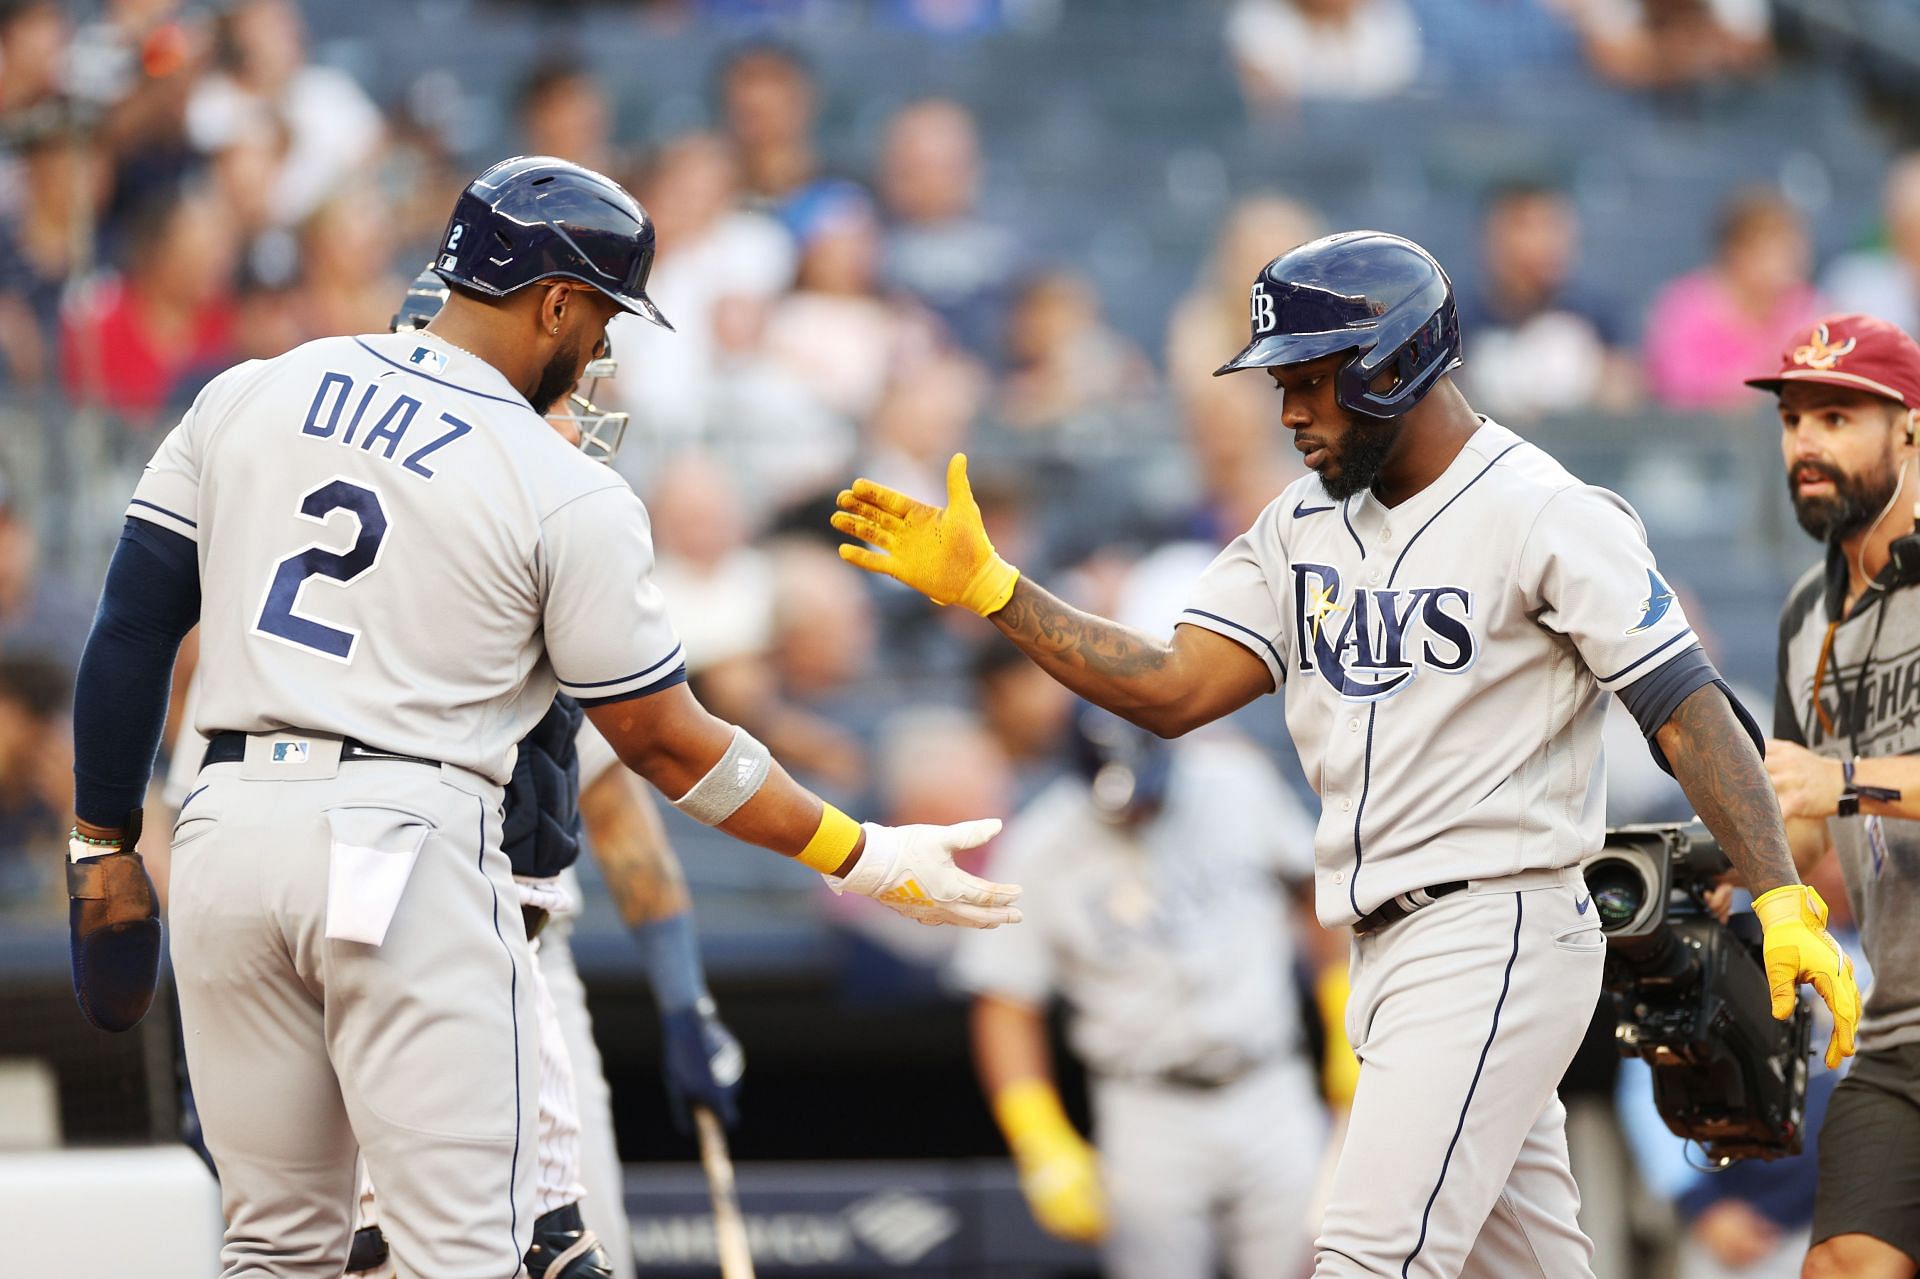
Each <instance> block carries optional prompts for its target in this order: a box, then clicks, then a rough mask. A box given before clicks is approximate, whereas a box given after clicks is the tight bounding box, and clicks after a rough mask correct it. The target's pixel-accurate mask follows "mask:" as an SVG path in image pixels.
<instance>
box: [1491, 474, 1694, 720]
mask: <svg viewBox="0 0 1920 1279" xmlns="http://www.w3.org/2000/svg"><path fill="white" fill-rule="evenodd" d="M1519 581H1520V585H1521V589H1522V590H1523V591H1526V592H1527V593H1528V600H1527V603H1528V608H1529V611H1531V612H1533V613H1534V615H1535V616H1536V617H1537V618H1538V620H1539V622H1540V624H1541V625H1542V626H1544V627H1546V628H1547V629H1548V630H1551V631H1556V632H1558V633H1559V634H1562V635H1565V636H1566V637H1567V638H1568V639H1570V640H1572V641H1573V645H1574V647H1575V648H1577V649H1578V650H1579V652H1580V656H1581V658H1582V659H1583V660H1584V661H1585V662H1586V664H1587V669H1589V670H1590V671H1592V672H1593V676H1594V678H1595V679H1596V680H1598V681H1599V682H1600V687H1602V688H1604V689H1606V690H1607V691H1608V692H1613V691H1615V690H1617V689H1620V688H1623V687H1625V686H1626V685H1628V684H1631V683H1633V681H1634V680H1636V679H1638V678H1640V677H1641V676H1642V675H1645V674H1646V673H1647V672H1648V671H1651V670H1652V669H1654V666H1655V665H1657V664H1658V662H1659V660H1661V659H1663V658H1667V657H1673V656H1675V655H1676V654H1679V653H1681V652H1684V651H1685V650H1686V648H1687V646H1688V645H1689V644H1693V643H1697V642H1698V640H1697V637H1696V636H1695V635H1694V633H1693V627H1692V626H1691V625H1690V624H1689V623H1688V622H1687V615H1686V611H1685V610H1684V609H1682V608H1681V607H1680V601H1679V600H1678V599H1677V598H1676V597H1675V595H1674V592H1673V588H1672V587H1670V586H1668V585H1667V583H1666V579H1665V578H1663V577H1661V576H1660V570H1659V568H1658V567H1656V566H1655V564H1654V562H1653V552H1652V551H1651V550H1650V549H1648V547H1647V533H1646V529H1645V528H1643V527H1642V526H1641V523H1640V517H1639V516H1638V515H1635V514H1634V512H1633V508H1632V507H1630V506H1628V505H1627V503H1626V499H1624V498H1622V497H1620V496H1619V495H1618V494H1614V493H1610V492H1608V491H1607V490H1606V489H1603V488H1594V487H1591V486H1587V485H1575V486H1573V487H1569V488H1566V489H1562V490H1561V491H1560V492H1559V493H1556V494H1555V495H1554V496H1553V497H1552V498H1550V499H1548V501H1547V504H1546V505H1545V506H1544V507H1542V508H1541V510H1540V513H1539V515H1537V516H1536V517H1535V518H1534V523H1533V528H1532V530H1531V531H1530V532H1529V533H1528V534H1527V540H1526V544H1525V545H1524V546H1523V547H1522V548H1521V551H1520V566H1519Z"/></svg>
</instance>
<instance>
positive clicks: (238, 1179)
mask: <svg viewBox="0 0 1920 1279" xmlns="http://www.w3.org/2000/svg"><path fill="white" fill-rule="evenodd" d="M292 736H294V735H282V737H283V738H286V737H292ZM305 740H306V738H305V737H304V735H303V736H302V741H303V742H304V741H305ZM270 744H271V739H269V738H266V737H258V738H254V739H251V741H250V742H249V750H248V758H247V759H246V760H245V761H244V762H239V763H231V764H215V765H211V766H209V767H208V768H206V769H204V770H203V771H202V773H201V775H200V777H199V779H198V781H197V783H196V790H195V792H194V793H193V794H192V795H191V796H190V797H189V799H188V801H187V802H186V803H185V804H183V805H182V815H181V818H180V820H179V823H178V825H177V826H176V828H175V842H174V850H173V868H172V894H171V899H170V903H169V905H170V911H169V913H170V921H169V922H170V936H171V945H172V956H173V967H174V973H175V978H176V981H177V983H178V986H179V993H180V1009H181V1017H182V1022H183V1028H184V1031H185V1037H186V1049H187V1063H188V1068H189V1070H190V1071H191V1076H192V1081H193V1088H194V1096H195V1099H196V1102H197V1104H198V1106H199V1112H200V1119H201V1122H202V1124H203V1126H204V1129H205V1135H206V1140H207V1146H208V1149H209V1150H210V1151H211V1152H212V1154H213V1157H214V1162H215V1164H216V1165H217V1166H218V1169H219V1173H220V1183H221V1195H222V1199H223V1201H224V1209H225V1215H226V1221H227V1230H226V1241H225V1245H224V1247H223V1248H222V1249H221V1261H222V1265H223V1269H222V1271H221V1274H222V1277H223V1279H243V1277H244V1279H267V1277H268V1276H271V1277H272V1279H297V1277H302V1276H314V1277H315V1279H319V1277H321V1276H324V1277H325V1279H337V1276H338V1275H339V1274H340V1273H341V1271H342V1269H343V1268H344V1266H345V1263H346V1257H347V1250H348V1246H349V1242H350V1239H351V1235H352V1230H353V1212H354V1202H355V1199H356V1193H355V1192H356V1185H355V1172H354V1159H355V1154H356V1149H357V1151H358V1152H359V1153H360V1154H362V1155H363V1156H364V1158H365V1159H366V1162H367V1166H368V1168H369V1170H370V1171H371V1173H372V1176H373V1179H374V1181H375V1182H376V1184H378V1185H379V1187H380V1195H381V1199H382V1202H383V1205H384V1207H383V1213H382V1215H383V1218H384V1221H383V1225H384V1227H385V1229H386V1231H387V1235H388V1240H389V1243H390V1244H391V1246H392V1249H393V1254H394V1258H395V1261H396V1263H397V1265H398V1269H399V1272H400V1274H402V1275H406V1276H432V1279H514V1276H516V1275H517V1274H519V1272H520V1268H521V1257H522V1256H523V1255H524V1253H525V1251H526V1248H527V1246H528V1243H529V1239H530V1235H531V1228H532V1224H533V1216H534V1214H533V1188H534V1175H533V1174H534V1120H535V1110H536V1108H535V1105H534V1092H533V1089H534V1087H535V1083H536V1081H537V1079H538V1074H537V1072H538V1069H539V1067H538V1056H537V1052H536V1041H535V1034H536V1032H535V1021H534V1009H533V1005H532V998H531V992H530V987H529V983H528V979H527V972H528V965H529V954H528V948H527V941H526V936H525V930H524V928H523V927H522V924H521V920H520V910H519V906H518V903H517V899H516V896H515V892H514V884H513V878H512V873H511V871H510V869H509V867H508V863H507V859H506V857H505V855H503V854H502V853H501V851H500V847H499V844H500V799H501V792H500V788H499V787H497V786H495V785H494V784H493V783H491V782H490V781H488V780H486V779H484V778H482V777H479V776H477V775H475V774H472V773H469V772H467V771H465V770H463V769H456V768H453V767H451V766H444V765H442V766H428V765H423V764H413V763H396V762H380V761H349V762H339V761H338V760H337V752H338V743H337V742H336V743H333V744H332V750H331V752H329V751H328V750H327V749H326V746H327V744H326V743H323V742H319V741H314V742H313V743H312V745H313V751H312V757H311V759H308V758H307V756H306V752H305V751H304V750H303V751H302V752H301V757H300V758H299V759H297V760H294V761H293V762H291V763H282V764H275V763H273V762H271V757H270V756H268V755H267V754H266V753H265V747H266V746H267V745H270ZM256 745H258V746H261V750H259V751H256V750H255V749H254V747H255V746H256ZM329 754H333V755H334V756H336V758H334V759H331V760H330V759H329V758H328V756H329ZM342 847H347V848H350V849H351V850H355V851H354V852H353V856H354V857H357V858H358V860H357V861H356V860H351V859H347V860H343V855H342V852H341V851H340V850H341V848H342ZM412 850H417V857H416V859H415V860H414V862H413V865H412V870H411V874H410V875H405V876H402V877H401V879H402V882H403V883H404V888H403V890H401V891H400V892H399V894H398V900H397V905H396V906H395V907H394V909H393V912H392V916H391V922H390V923H389V924H388V925H387V927H386V931H385V935H384V937H383V938H382V939H381V941H380V943H379V944H378V945H373V944H369V943H367V942H364V941H348V940H340V939H336V938H330V937H328V936H327V933H328V931H329V924H328V920H329V915H330V913H331V914H333V915H334V916H335V917H336V918H335V924H336V931H337V926H338V925H339V923H340V920H341V919H343V918H345V917H346V916H347V915H348V913H349V912H348V910H347V908H346V906H345V904H343V903H342V902H341V901H340V900H339V897H340V894H341V892H342V890H343V889H347V888H350V887H352V886H351V885H346V884H341V883H332V884H331V887H332V888H333V889H334V890H335V896H336V901H335V902H332V903H330V901H329V888H330V880H337V879H340V878H342V877H343V876H342V875H341V874H340V873H339V871H338V870H337V869H336V868H342V867H352V868H355V873H356V874H357V875H364V877H365V878H367V879H382V878H384V877H387V871H386V870H385V869H384V868H383V859H384V858H387V857H392V858H395V859H402V860H404V859H405V858H406V857H407V855H408V853H409V852H410V851H412ZM400 864H401V861H398V860H397V861H394V862H392V863H386V865H391V866H395V867H397V866H399V865H400ZM360 909H361V910H364V903H362V905H361V907H360Z"/></svg>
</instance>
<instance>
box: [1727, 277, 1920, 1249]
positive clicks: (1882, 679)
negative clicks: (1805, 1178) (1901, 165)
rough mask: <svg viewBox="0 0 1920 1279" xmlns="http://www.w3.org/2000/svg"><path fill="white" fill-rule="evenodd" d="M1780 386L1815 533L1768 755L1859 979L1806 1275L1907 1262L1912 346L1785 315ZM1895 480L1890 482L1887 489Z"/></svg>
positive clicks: (1913, 1150) (1910, 1189)
mask: <svg viewBox="0 0 1920 1279" xmlns="http://www.w3.org/2000/svg"><path fill="white" fill-rule="evenodd" d="M1747 384H1748V385H1749V386H1754V387H1759V388H1760V389H1762V390H1768V391H1772V392H1774V393H1775V394H1776V395H1778V397H1779V412H1780V423H1781V426H1782V428H1783V433H1782V436H1781V449H1782V453H1783V454H1784V456H1785V461H1786V474H1787V486H1788V489H1789V490H1790V492H1791V494H1792V497H1793V507H1794V513H1795V515H1796V516H1797V517H1798V519H1799V521H1800V526H1801V527H1802V528H1804V529H1805V530H1806V531H1807V532H1808V533H1809V534H1811V535H1812V536H1814V537H1816V538H1818V539H1820V540H1821V541H1824V542H1825V543H1826V544H1827V557H1826V563H1825V565H1824V567H1815V568H1813V569H1811V570H1809V571H1808V573H1807V575H1806V576H1805V577H1803V578H1802V579H1801V580H1800V581H1799V583H1798V584H1797V585H1796V586H1795V587H1794V589H1793V593H1792V594H1791V595H1790V596H1789V597H1788V599H1787V603H1786V607H1785V609H1784V610H1783V611H1782V613H1781V617H1780V656H1779V669H1780V683H1779V687H1778V689H1777V691H1776V693H1775V701H1774V730H1773V731H1774V738H1775V740H1772V741H1769V742H1768V743H1767V759H1766V764H1767V772H1768V774H1769V775H1770V776H1771V778H1772V780H1773V785H1774V789H1775V790H1776V791H1777V792H1778V794H1779V798H1780V808H1781V811H1782V813H1783V814H1784V815H1785V817H1786V819H1787V831H1788V836H1789V838H1790V839H1791V841H1792V844H1793V849H1794V860H1795V861H1796V862H1797V863H1798V865H1799V868H1800V872H1801V873H1802V874H1803V875H1804V874H1805V873H1806V872H1807V870H1808V869H1809V868H1810V867H1811V866H1812V865H1813V864H1814V863H1815V862H1817V861H1819V860H1820V858H1821V857H1823V856H1824V855H1825V854H1826V852H1827V850H1828V849H1829V848H1837V849H1838V850H1839V852H1840V859H1841V870H1842V871H1843V873H1844V875H1845V878H1846V884H1847V895H1848V897H1849V899H1850V900H1851V901H1852V904H1853V912H1854V915H1855V917H1856V918H1857V919H1858V920H1859V923H1860V932H1861V940H1862V942H1863V944H1864V945H1865V948H1866V953H1867V959H1868V962H1869V963H1870V964H1871V965H1872V968H1873V973H1874V982H1873V986H1872V989H1871V990H1870V991H1869V993H1868V995H1867V999H1866V1005H1865V1015H1864V1017H1863V1019H1862V1020H1861V1023H1860V1032H1859V1033H1860V1040H1859V1043H1860V1053H1859V1056H1858V1057H1856V1058H1855V1060H1854V1066H1853V1070H1852V1073H1851V1074H1849V1075H1848V1076H1847V1078H1846V1079H1845V1080H1843V1081H1842V1082H1841V1084H1840V1086H1839V1087H1838V1088H1837V1089H1836V1090H1835V1093H1834V1096H1833V1101H1832V1103H1831V1105H1830V1107H1829V1109H1828V1112H1827V1119H1826V1122H1825V1124H1824V1125H1823V1126H1822V1128H1821V1132H1820V1153H1819V1164H1820V1182H1819V1189H1818V1191H1817V1193H1816V1195H1815V1205H1814V1221H1813V1236H1812V1238H1813V1248H1812V1250H1811V1251H1810V1252H1809V1253H1808V1254H1807V1259H1806V1263H1805V1266H1804V1268H1803V1269H1802V1271H1801V1275H1802V1279H1826V1277H1827V1276H1841V1275H1845V1276H1851V1277H1853V1279H1913V1276H1914V1275H1915V1272H1916V1270H1917V1269H1920V589H1913V588H1915V587H1917V586H1920V538H1916V537H1915V536H1914V533H1915V510H1916V506H1915V503H1916V499H1920V474H1916V470H1917V469H1920V468H1917V467H1916V459H1920V448H1916V441H1915V434H1916V429H1917V428H1920V411H1917V410H1920V345H1917V344H1916V343H1915V342H1914V340H1913V339H1912V338H1910V337H1908V336H1907V335H1906V334H1904V333H1902V332H1901V331H1900V330H1899V329H1897V328H1895V327H1894V326H1893V325H1891V324H1888V323H1886V322H1885V321H1883V320H1877V319H1873V318H1872V317H1870V316H1865V315H1856V314H1847V315H1834V316H1829V317H1828V318H1826V319H1825V320H1823V321H1821V322H1820V323H1818V324H1816V325H1814V326H1813V327H1812V328H1811V330H1802V331H1801V332H1800V333H1798V334H1796V336H1795V339H1794V340H1793V341H1792V342H1790V344H1789V345H1788V347H1787V349H1786V351H1785V352H1784V354H1783V355H1782V357H1781V364H1780V369H1779V371H1778V372H1777V373H1775V374H1773V375H1771V376H1768V377H1759V378H1753V379H1751V380H1749V382H1748V383H1747ZM1903 499H1904V500H1903Z"/></svg>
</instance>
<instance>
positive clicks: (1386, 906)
mask: <svg viewBox="0 0 1920 1279" xmlns="http://www.w3.org/2000/svg"><path fill="white" fill-rule="evenodd" d="M1466 886H1467V881H1466V880H1464V879H1456V880H1452V881H1450V882H1448V883H1445V884H1434V885H1433V886H1431V887H1429V888H1416V889H1414V890H1413V891H1412V892H1410V893H1401V894H1400V895H1399V896H1398V897H1389V898H1387V900H1385V901H1384V902H1381V903H1380V904H1379V905H1378V906H1376V907H1375V908H1374V909H1372V910H1370V911H1368V912H1367V913H1366V914H1364V915H1362V916H1361V917H1360V918H1359V919H1357V920H1355V921H1354V924H1353V935H1354V936H1355V937H1365V936H1366V935H1367V934H1368V933H1377V932H1379V931H1380V930H1381V929H1382V928H1385V927H1386V926H1387V925H1389V924H1397V923H1399V922H1400V921H1401V920H1403V919H1405V918H1406V917H1407V916H1408V915H1411V914H1413V912H1414V911H1416V910H1419V909H1421V908H1422V907H1425V906H1431V905H1433V903H1434V902H1436V901H1438V900H1439V899H1440V898H1442V897H1445V896H1447V895H1448V894H1450V893H1457V892H1459V891H1460V890H1461V889H1463V888H1465V887H1466Z"/></svg>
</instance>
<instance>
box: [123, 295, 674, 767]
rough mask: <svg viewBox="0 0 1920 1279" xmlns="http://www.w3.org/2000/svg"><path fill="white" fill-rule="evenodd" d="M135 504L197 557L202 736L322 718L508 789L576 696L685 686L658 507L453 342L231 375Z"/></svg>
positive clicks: (314, 346)
mask: <svg viewBox="0 0 1920 1279" xmlns="http://www.w3.org/2000/svg"><path fill="white" fill-rule="evenodd" d="M127 513H128V514H129V515H132V516H136V517H138V518H140V519H143V520H149V521H151V522H152V523H154V524H156V525H158V526H160V527H162V528H166V529H169V530H171V531H173V532H175V533H179V534H181V535H182V536H185V537H187V538H190V539H192V540H193V541H194V542H196V543H197V544H198V547H199V557H200V584H201V593H202V605H201V610H202V615H203V616H205V617H208V618H219V619H221V624H220V625H217V626H208V627H205V628H203V629H204V634H203V636H202V638H201V656H200V662H201V668H202V669H204V670H205V671H207V672H208V676H209V678H208V679H207V681H206V685H205V690H204V694H205V695H204V697H203V698H202V699H201V703H200V708H199V713H198V717H197V719H196V720H195V726H196V727H197V728H199V729H200V730H201V731H202V732H208V733H211V732H215V731H220V730H238V731H246V732H258V731H268V730H274V729H280V728H299V729H308V730H314V731H318V732H324V733H336V734H340V735H343V736H347V737H353V738H358V739H359V740H360V741H362V742H364V743H366V744H367V745H369V746H373V747H376V748H378V749H381V750H385V751H391V752H395V753H398V754H405V755H418V756H422V757H425V758H428V759H437V760H441V761H444V762H446V763H450V764H455V765H458V766H461V767H465V768H470V769H472V770H474V771H475V772H478V773H481V774H483V775H485V776H487V777H491V778H492V779H494V780H495V781H497V782H502V783H504V782H505V781H506V779H507V778H508V777H509V776H510V773H511V770H512V765H513V754H514V746H515V744H516V743H517V742H518V741H519V740H520V738H521V737H522V736H524V735H525V734H526V732H527V730H528V729H530V728H532V727H533V725H534V723H535V722H537V721H538V720H539V718H540V717H541V715H542V714H544V713H545V711H546V708H547V706H548V705H549V704H550V703H551V702H552V700H553V695H554V693H555V691H556V690H564V691H566V692H567V693H569V694H572V695H573V696H575V697H577V698H579V699H580V700H581V701H583V702H585V703H586V704H588V705H591V704H593V703H594V702H595V701H605V700H612V699H617V698H621V697H629V696H632V695H634V694H635V693H638V692H643V691H646V690H648V689H651V688H654V687H657V686H664V685H665V684H667V683H669V682H672V681H673V680H675V679H677V678H681V677H682V674H683V673H682V671H681V661H680V645H679V643H678V642H677V641H676V640H675V638H674V633H673V629H672V627H671V626H670V625H669V623H668V621H667V618H666V614H665V611H664V609H663V607H662V603H661V598H660V594H659V592H658V590H657V589H655V587H654V586H653V584H652V582H651V580H650V576H649V575H650V571H651V568H652V564H653V545H652V536H651V530H650V528H649V525H648V522H647V514H646V510H645V508H644V507H642V506H641V504H640V501H639V499H638V498H637V497H635V496H634V494H633V490H632V489H631V488H629V487H628V486H627V483H626V481H624V480H622V479H621V478H620V477H619V476H617V475H615V474H613V473H612V472H611V471H609V470H608V469H607V468H606V467H603V466H599V465H597V464H596V463H594V462H593V461H592V460H591V459H590V458H588V457H587V456H586V455H585V454H583V453H581V452H580V451H579V450H577V449H574V448H570V447H568V446H567V444H566V442H565V441H564V440H562V439H561V438H560V437H559V436H558V435H556V434H555V433H554V431H553V429H552V428H551V427H549V426H548V425H547V424H546V423H545V422H544V421H542V420H541V418H540V417H539V416H538V415H537V414H536V413H534V412H533V410H532V409H531V408H529V407H528V405H527V402H526V400H525V399H524V398H522V397H521V396H520V395H519V394H518V393H517V392H516V391H515V390H514V389H513V387H512V386H510V385H509V384H508V383H507V381H506V379H505V378H504V377H502V376H501V375H500V374H499V373H498V372H497V371H496V370H494V369H493V368H492V367H491V366H490V365H487V364H485V363H483V362H481V361H479V360H476V359H474V358H473V357H471V356H469V355H467V354H466V353H464V352H462V351H460V350H459V349H457V348H455V347H453V346H451V345H449V344H448V343H445V342H443V341H441V340H440V339H438V338H437V337H435V336H434V335H433V334H431V333H426V332H407V333H391V334H377V335H369V336H362V337H345V338H325V339H322V340H320V341H317V342H310V343H308V344H306V345H305V346H302V347H299V348H297V349H296V350H293V351H291V352H289V353H287V354H286V355H283V356H280V357H278V358H276V359H272V360H264V361H254V362H251V363H247V364H242V365H240V366H238V367H236V368H234V369H232V370H230V371H228V372H227V373H225V374H223V375H221V376H220V377H219V378H216V379H215V380H214V381H213V382H212V383H210V384H209V385H208V387H207V388H206V390H205V391H203V392H202V393H201V395H200V397H199V399H198V400H196V401H195V402H194V405H193V407H192V408H191V409H190V410H189V411H188V413H187V415H186V417H185V418H184V419H183V420H182V421H181V423H180V424H179V426H177V427H176V428H175V429H174V430H173V432H172V434H170V435H169V436H168V437H167V439H166V441H165V442H164V443H163V444H162V445H161V446H160V449H159V452H158V453H157V454H155V456H154V459H153V461H152V463H151V464H150V465H149V466H148V468H147V472H146V474H145V475H144V476H143V477H142V479H141V482H140V485H139V487H138V489H137V490H136V492H135V494H134V498H133V501H132V504H131V505H130V506H129V508H128V511H127Z"/></svg>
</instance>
